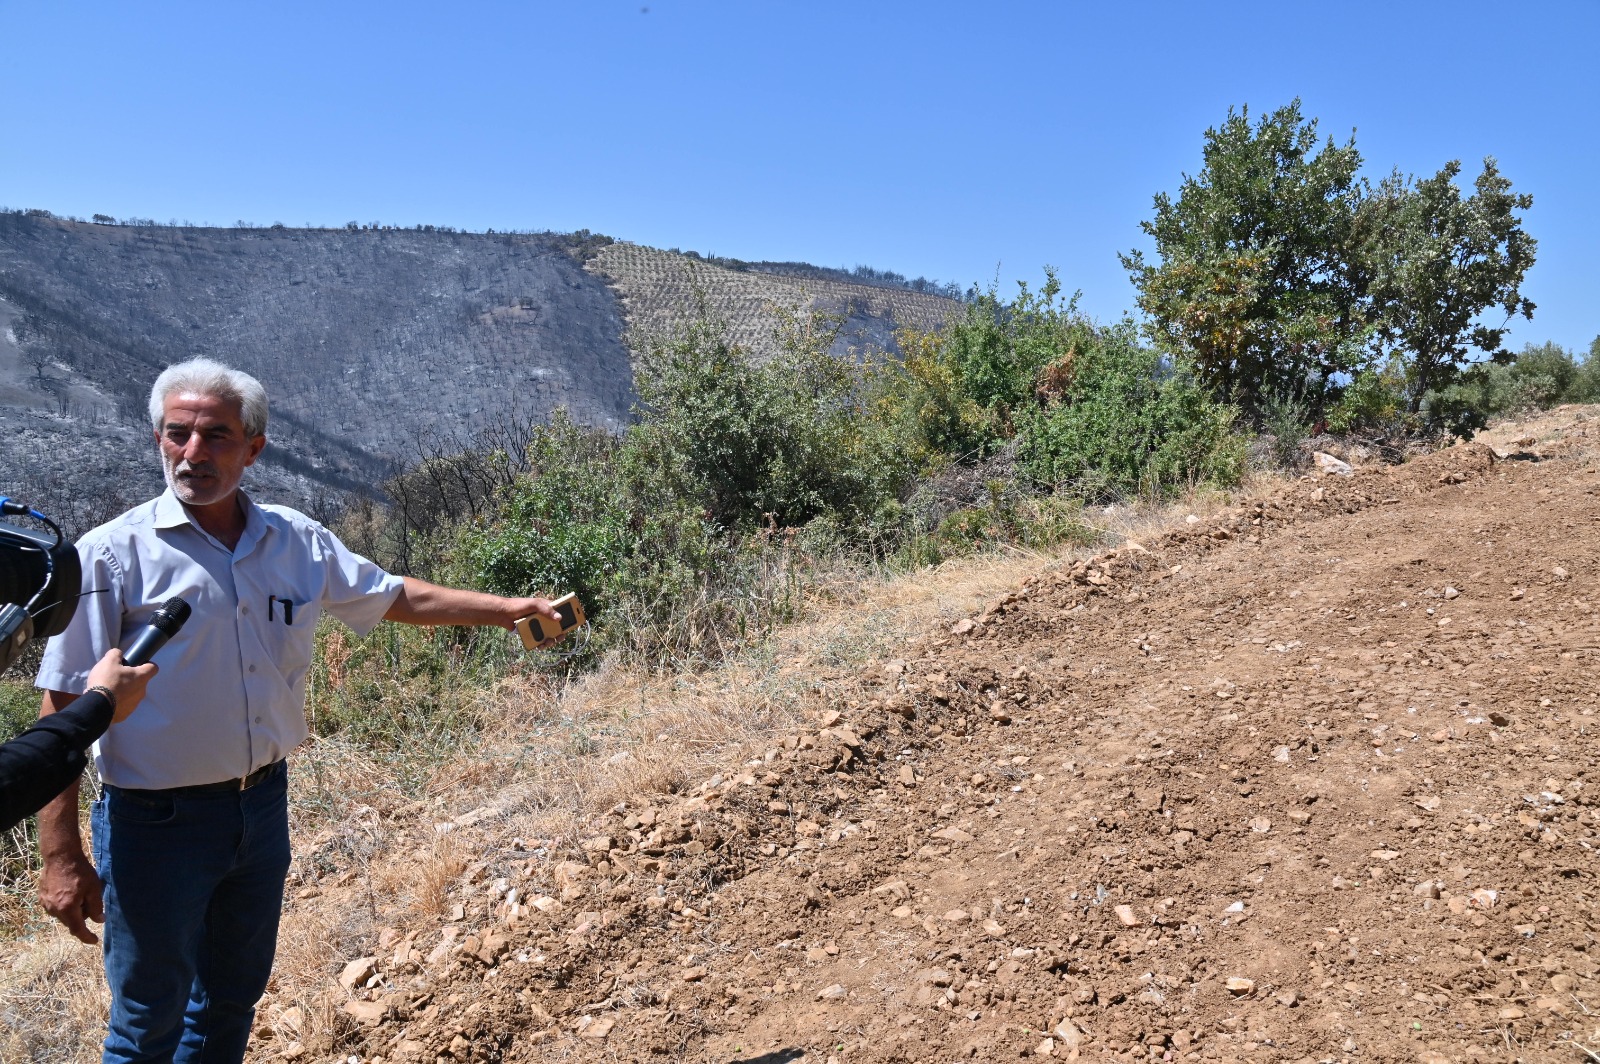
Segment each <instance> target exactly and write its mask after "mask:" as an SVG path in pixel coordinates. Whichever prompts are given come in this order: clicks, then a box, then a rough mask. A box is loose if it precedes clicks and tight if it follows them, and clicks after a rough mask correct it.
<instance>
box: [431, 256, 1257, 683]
mask: <svg viewBox="0 0 1600 1064" xmlns="http://www.w3.org/2000/svg"><path fill="white" fill-rule="evenodd" d="M836 331H837V323H836V322H833V321H830V320H829V319H827V318H824V317H820V316H813V317H809V318H798V317H797V318H793V319H789V320H787V321H786V322H785V323H784V325H783V327H782V328H781V329H780V332H779V336H778V340H779V343H778V345H777V346H778V348H779V352H780V353H779V354H778V356H777V357H775V358H774V359H772V360H771V361H769V362H766V363H764V364H762V363H756V362H754V361H752V359H751V358H750V357H749V354H748V353H747V352H746V351H744V350H742V349H741V348H740V347H739V346H738V345H736V344H734V343H733V342H732V341H731V340H730V339H729V336H728V330H727V329H726V327H725V326H724V325H723V324H722V323H720V322H717V321H715V320H714V319H712V318H711V317H710V316H709V315H708V314H707V313H705V312H704V311H703V310H702V312H701V314H700V315H699V316H698V318H697V319H696V320H694V321H693V322H692V323H691V324H689V325H688V326H687V327H685V328H684V329H682V330H681V331H679V332H678V333H677V334H675V335H673V336H671V337H667V338H664V339H662V340H660V341H658V342H656V343H653V344H651V345H649V347H648V349H647V350H646V351H645V352H644V354H643V355H642V356H641V357H640V359H639V361H638V365H637V367H636V371H637V372H636V381H637V387H638V391H639V396H640V403H639V407H638V423H637V424H635V425H634V426H632V427H631V428H630V429H629V430H628V431H627V432H625V433H624V434H622V435H621V436H620V437H612V436H608V435H605V434H602V433H599V432H596V431H593V430H589V429H584V428H581V427H579V426H576V425H574V424H573V423H572V422H570V421H569V420H567V419H566V418H564V417H557V418H556V419H554V420H553V421H552V422H551V423H550V424H549V425H548V426H545V427H544V428H543V429H542V430H540V431H539V432H538V433H537V434H536V435H535V438H534V439H533V440H532V442H531V443H530V445H529V446H528V450H527V456H526V469H527V471H526V472H525V473H523V474H521V475H519V476H517V477H515V478H514V479H513V481H512V482H511V483H510V484H509V485H508V486H507V487H505V488H504V489H502V490H501V491H500V492H499V495H498V498H499V503H498V507H497V508H495V509H494V510H493V512H492V513H489V514H485V515H483V516H480V517H478V518H476V519H474V520H471V521H469V522H466V523H465V524H464V525H461V526H458V528H457V532H456V534H455V537H454V539H453V540H452V541H451V542H450V543H449V544H447V545H441V549H442V550H443V553H444V554H446V555H447V556H448V562H447V563H445V566H444V568H443V570H442V571H441V574H440V575H442V576H445V577H447V578H450V579H454V580H457V581H459V582H462V583H467V584H471V585H473V586H477V587H482V588H485V589H487V590H491V591H495V592H499V593H503V594H526V593H532V592H547V591H550V590H552V589H562V590H568V589H570V590H576V591H577V592H578V593H579V594H580V595H581V596H582V597H583V599H584V601H585V602H586V603H587V604H588V605H589V607H590V615H591V617H592V618H593V620H594V621H595V624H596V640H595V642H594V644H593V645H594V646H595V647H596V648H605V647H622V648H625V649H626V650H627V651H628V652H629V653H630V654H632V655H633V656H635V657H636V658H638V659H641V660H646V661H650V662H654V663H659V664H665V663H684V662H693V661H698V660H703V659H705V658H706V657H711V656H716V655H718V654H720V653H721V652H723V651H724V650H725V649H727V647H728V646H729V645H732V644H737V643H742V642H744V641H745V640H747V639H749V638H750V637H751V636H753V635H759V634H761V633H763V632H765V631H767V630H769V629H770V628H771V627H772V626H773V625H775V624H779V623H783V622H786V621H788V620H790V619H792V618H793V617H794V616H795V615H796V613H797V611H798V610H799V608H800V605H801V603H802V601H803V597H804V594H805V593H806V589H807V588H808V587H810V586H812V584H813V583H814V582H815V578H816V577H817V576H818V575H819V574H821V573H823V572H828V571H834V570H837V568H838V567H839V566H840V565H841V564H874V565H891V566H911V565H920V564H926V563H928V562H932V561H937V560H939V559H942V558H946V557H950V556H952V555H958V554H961V553H966V552H970V551H973V550H978V549H985V548H989V547H994V546H997V545H1002V544H1009V545H1015V546H1021V547H1025V548H1041V549H1042V548H1045V547H1049V546H1053V545H1057V544H1060V543H1064V542H1086V541H1088V540H1090V539H1092V538H1093V537H1094V535H1095V533H1094V531H1093V530H1092V529H1090V528H1089V526H1088V525H1087V524H1086V523H1085V522H1084V521H1083V520H1082V517H1081V512H1080V511H1081V500H1083V499H1085V498H1094V499H1096V500H1100V499H1105V498H1109V497H1116V496H1123V495H1129V494H1134V493H1144V494H1147V495H1162V494H1170V493H1172V492H1174V491H1176V490H1179V489H1180V488H1182V487H1184V486H1187V485H1190V484H1195V483H1199V482H1216V483H1231V482H1233V481H1234V480H1236V479H1237V478H1238V476H1239V474H1240V472H1241V470H1242V468H1243V446H1244V442H1243V439H1242V438H1241V437H1240V436H1239V435H1238V434H1237V433H1235V432H1234V431H1233V425H1234V418H1235V415H1234V413H1233V411H1232V409H1231V408H1229V407H1227V406H1223V405H1219V404H1217V403H1215V402H1213V401H1211V400H1210V399H1209V398H1208V397H1207V395H1206V394H1205V393H1204V392H1203V391H1202V390H1201V389H1200V387H1199V386H1198V385H1197V384H1196V383H1195V381H1194V379H1193V377H1192V375H1190V374H1188V373H1187V372H1185V371H1184V370H1183V369H1182V368H1181V367H1179V366H1176V365H1174V364H1172V363H1171V362H1170V361H1169V360H1166V359H1163V358H1162V357H1160V356H1158V355H1157V354H1155V353H1154V352H1152V351H1151V350H1149V349H1148V348H1144V347H1141V346H1140V345H1139V343H1138V337H1137V332H1136V331H1135V329H1134V327H1133V326H1132V325H1131V324H1130V323H1126V322H1124V323H1120V324H1118V325H1116V326H1113V327H1110V328H1102V327H1099V326H1096V325H1094V324H1093V323H1091V322H1089V321H1088V320H1086V319H1085V318H1083V317H1082V315H1080V314H1078V312H1077V310H1076V308H1075V306H1074V303H1073V301H1072V300H1063V299H1062V298H1061V295H1060V285H1059V282H1058V281H1057V279H1056V278H1055V276H1054V275H1053V274H1050V275H1047V278H1046V282H1045V284H1044V286H1043V287H1042V288H1041V289H1040V290H1039V291H1038V292H1037V293H1035V292H1033V291H1030V290H1029V289H1028V288H1027V287H1026V286H1023V287H1022V288H1021V289H1020V291H1019V293H1018V295H1017V297H1016V298H1015V299H1014V300H1011V301H1005V300H1001V299H1000V298H999V297H998V296H996V295H995V294H994V293H993V292H990V293H988V294H986V295H981V296H979V297H977V298H976V299H975V300H974V301H972V302H971V303H970V304H969V305H968V306H967V307H966V308H965V312H964V314H963V315H962V316H961V317H960V318H959V319H958V320H957V321H955V322H954V323H952V325H951V326H950V327H949V328H947V329H946V330H945V331H944V332H942V333H936V334H935V333H916V332H908V333H905V334H904V335H902V336H901V337H900V341H901V342H900V344H899V348H900V353H899V354H898V355H897V356H894V357H890V358H887V359H884V360H880V361H874V362H858V361H855V360H851V359H840V358H837V357H835V356H834V355H833V354H832V353H831V350H832V347H833V344H834V340H835V338H836ZM1001 451H1006V452H1007V453H1009V454H1012V455H1014V456H1015V469H1016V472H1017V473H1019V474H1020V476H1019V477H1016V478H1014V479H1013V478H1011V477H1006V478H1002V479H999V480H996V481H995V482H994V483H992V484H990V485H989V486H988V488H987V489H986V490H984V491H983V492H982V493H980V496H979V497H976V498H971V499H966V500H964V501H962V502H961V503H960V504H959V505H956V506H954V507H953V508H952V507H948V506H943V507H934V508H932V509H929V508H926V507H922V506H919V505H915V504H914V503H913V499H914V497H918V496H919V495H926V494H928V492H929V489H930V485H934V484H937V483H938V479H937V478H939V477H941V476H942V475H943V474H945V472H946V471H948V470H951V469H953V468H960V467H962V466H965V465H970V464H972V463H976V462H979V461H982V460H985V459H990V458H992V457H994V456H996V455H997V454H999V453H1000V452H1001ZM484 461H485V462H488V463H491V464H493V462H494V461H495V459H494V458H493V456H484ZM930 478H932V479H930ZM919 489H920V492H919ZM934 493H935V494H936V493H937V492H936V491H935V492H934Z"/></svg>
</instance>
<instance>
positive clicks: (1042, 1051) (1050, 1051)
mask: <svg viewBox="0 0 1600 1064" xmlns="http://www.w3.org/2000/svg"><path fill="white" fill-rule="evenodd" d="M1055 1051H1056V1043H1055V1041H1054V1040H1053V1039H1050V1038H1046V1039H1045V1040H1044V1041H1042V1042H1040V1043H1039V1044H1038V1045H1036V1046H1034V1047H1033V1055H1034V1056H1036V1057H1048V1056H1053V1055H1054V1054H1055Z"/></svg>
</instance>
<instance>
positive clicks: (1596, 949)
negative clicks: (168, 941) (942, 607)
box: [259, 412, 1600, 1064]
mask: <svg viewBox="0 0 1600 1064" xmlns="http://www.w3.org/2000/svg"><path fill="white" fill-rule="evenodd" d="M1582 417H1583V415H1582V414H1581V413H1572V412H1569V413H1568V414H1567V415H1565V417H1564V422H1565V423H1566V424H1565V427H1564V429H1563V431H1562V433H1561V438H1560V439H1554V440H1550V439H1542V440H1529V441H1527V442H1525V443H1521V444H1516V443H1507V444H1503V445H1502V450H1501V455H1500V456H1498V457H1497V456H1496V453H1495V450H1494V449H1493V448H1491V447H1489V446H1486V445H1483V444H1473V445H1467V446H1462V447H1457V448H1454V449H1452V450H1449V451H1446V452H1443V453H1441V454H1438V455H1434V456H1431V457H1428V458H1425V459H1421V460H1418V461H1415V462H1413V463H1410V464H1407V465H1405V466H1401V467H1396V468H1372V469H1360V470H1358V471H1357V472H1356V474H1355V475H1354V476H1352V477H1347V478H1346V477H1337V476H1326V477H1320V478H1317V479H1309V478H1308V479H1304V480H1301V481H1298V482H1295V483H1293V484H1291V485H1289V486H1288V487H1287V488H1285V489H1283V490H1281V491H1280V492H1279V493H1277V494H1276V495H1274V496H1271V497H1268V498H1264V499H1261V500H1258V501H1252V502H1250V503H1247V504H1244V505H1241V506H1235V507H1233V508H1232V509H1230V510H1228V511H1226V512H1225V513H1223V514H1222V515H1220V516H1219V517H1217V518H1214V519H1210V520H1207V521H1204V522H1198V523H1195V524H1192V525H1189V526H1186V527H1185V528H1183V529H1181V530H1179V531H1177V532H1174V533H1171V534H1168V535H1166V536H1165V537H1163V538H1161V539H1159V540H1152V541H1150V542H1147V543H1144V544H1142V545H1133V544H1129V545H1125V546H1123V547H1121V548H1119V549H1117V550H1114V551H1111V552H1110V553H1108V554H1104V555H1102V556H1100V557H1099V558H1097V559H1095V560H1093V561H1092V562H1080V563H1077V564H1075V565H1072V566H1070V567H1068V566H1063V567H1059V568H1056V569H1054V570H1049V571H1045V572H1042V573H1040V574H1039V575H1038V576H1036V577H1035V578H1033V579H1032V580H1030V581H1029V582H1028V583H1027V584H1026V585H1024V586H1023V587H1020V588H1016V589H1012V591H1011V593H1007V594H1003V597H1002V595H1001V593H1000V592H1002V591H1003V590H1004V589H998V590H997V597H996V602H995V604H994V606H993V607H992V608H991V609H989V610H988V611H987V612H986V613H984V614H983V615H982V616H978V617H973V618H970V619H967V620H965V621H962V622H960V623H958V624H956V625H954V626H953V628H951V629H949V630H945V629H942V628H941V630H940V631H938V632H934V633H930V635H929V636H928V637H927V638H925V639H924V640H923V641H922V642H920V643H919V644H917V645H914V646H911V647H908V648H907V649H906V651H905V653H904V656H903V658H902V659H899V660H895V661H891V662H886V663H880V664H878V665H875V666H874V667H873V668H872V669H871V670H869V672H868V673H867V674H865V675H862V676H859V677H848V678H843V679H842V680H840V681H839V682H838V683H837V684H835V685H832V686H829V687H828V688H826V690H825V691H824V692H823V693H821V694H819V695H818V704H817V706H816V714H815V719H816V727H815V728H814V729H813V730H811V731H809V732H806V733H803V734H797V735H794V736H791V737H790V738H789V739H788V740H786V741H785V742H784V743H783V744H782V746H781V747H777V748H774V749H773V750H770V751H768V752H766V754H765V756H764V757H762V758H759V759H756V760H753V761H751V762H749V763H745V764H730V765H729V766H728V767H727V770H726V772H725V773H724V774H723V775H722V776H719V777H717V778H715V779H713V780H710V781H707V782H706V783H705V784H704V785H703V786H701V787H700V788H699V789H697V790H696V791H694V792H693V793H692V794H690V795H688V796H683V797H680V798H677V799H674V800H672V801H671V802H662V801H657V802H655V804H648V803H646V802H644V801H640V802H637V803H630V804H629V805H628V806H626V807H619V808H618V810H616V811H615V812H614V813H613V815H612V816H611V817H610V818H608V820H607V821H606V822H604V823H601V824H597V825H596V827H595V829H594V834H593V837H591V838H589V839H587V840H584V841H583V842H582V844H581V845H577V846H573V847H570V848H569V849H568V850H567V851H566V852H554V853H550V852H546V851H545V850H543V849H541V848H540V847H539V846H538V844H536V843H521V844H520V845H521V846H522V847H525V849H519V848H517V846H516V845H513V843H512V842H511V841H510V840H507V841H506V844H505V847H504V848H503V849H502V850H501V851H500V853H501V854H502V855H503V856H502V857H501V858H498V859H496V860H494V861H492V862H488V863H485V864H482V865H481V866H480V867H478V868H476V869H474V870H473V871H472V873H471V874H470V875H469V877H468V879H467V881H465V882H463V883H462V884H460V885H459V886H458V887H457V888H456V892H455V894H454V895H452V897H453V898H454V899H455V900H456V901H458V902H459V903H460V906H461V908H460V909H459V910H458V911H456V912H453V913H447V914H446V915H445V916H443V917H442V918H441V919H440V920H439V921H438V922H437V923H436V924H431V925H429V926H427V927H422V928H413V929H410V930H409V931H408V932H407V934H405V935H402V934H401V930H402V929H396V930H395V931H392V932H389V933H387V934H386V935H385V941H383V943H382V946H383V949H382V951H381V952H380V955H379V956H378V957H377V959H376V961H375V962H374V963H372V964H370V965H367V966H366V967H367V968H369V969H370V970H363V971H352V972H350V973H348V974H349V978H347V980H346V982H347V983H348V984H349V985H350V986H351V988H352V989H351V991H350V994H349V996H350V998H351V1003H350V1006H349V1010H350V1012H351V1013H352V1018H351V1019H350V1020H349V1021H348V1022H349V1023H350V1024H351V1025H352V1031H351V1034H350V1037H349V1044H350V1046H351V1048H350V1049H349V1050H348V1052H354V1053H356V1054H357V1055H359V1056H360V1057H361V1059H362V1060H371V1059H375V1058H377V1057H381V1058H383V1059H384V1060H385V1061H386V1062H390V1064H394V1062H413V1061H427V1062H428V1064H434V1062H435V1061H440V1060H444V1061H467V1060H506V1061H539V1060H557V1059H561V1060H611V1059H616V1060H673V1059H686V1060H697V1061H698V1060H707V1061H763V1062H775V1061H785V1060H792V1059H798V1058H799V1057H800V1056H802V1055H803V1057H804V1059H806V1060H808V1061H816V1062H817V1064H822V1062H824V1061H831V1060H834V1059H837V1061H839V1062H841V1064H844V1062H852V1061H936V1060H937V1061H948V1060H963V1059H976V1060H1001V1059H1010V1058H1015V1057H1019V1056H1030V1055H1042V1056H1051V1057H1056V1058H1061V1059H1079V1058H1081V1059H1094V1060H1099V1059H1122V1060H1147V1059H1149V1060H1249V1061H1301V1060H1304V1061H1325V1060H1350V1061H1427V1062H1436V1061H1437V1062H1442V1061H1457V1060H1462V1061H1464V1060H1495V1061H1500V1060H1518V1059H1520V1060H1530V1061H1531V1060H1540V1061H1542V1060H1558V1061H1582V1060H1584V1059H1585V1054H1584V1052H1583V1051H1582V1050H1581V1049H1579V1048H1578V1044H1582V1045H1588V1046H1591V1047H1595V1048H1600V982H1597V979H1596V973H1597V970H1600V946H1597V940H1596V934H1597V932H1600V927H1597V913H1596V897H1595V894H1596V890H1597V884H1596V881H1595V873H1596V863H1595V847H1596V846H1600V838H1597V832H1596V803H1597V800H1600V778H1597V776H1596V772H1595V766H1596V764H1597V742H1600V718H1597V717H1596V716H1595V708H1596V705H1597V704H1600V699H1597V698H1596V693H1595V692H1596V687H1597V683H1600V681H1597V669H1596V666H1597V663H1600V615H1597V613H1596V609H1597V608H1600V559H1597V546H1600V475H1597V474H1600V448H1597V446H1596V445H1597V444H1600V439H1591V438H1590V437H1591V435H1600V434H1595V433H1593V430H1594V429H1595V428H1596V427H1600V421H1583V420H1582ZM452 917H454V918H452ZM357 976H359V978H357ZM367 983H371V984H373V985H372V987H371V988H370V989H364V987H365V984H367ZM281 1049H282V1042H281V1041H280V1042H273V1041H268V1042H266V1043H264V1044H262V1045H261V1046H260V1053H259V1055H260V1057H261V1058H262V1059H271V1058H273V1057H275V1056H276V1055H277V1053H278V1052H279V1051H281ZM341 1059H342V1058H341Z"/></svg>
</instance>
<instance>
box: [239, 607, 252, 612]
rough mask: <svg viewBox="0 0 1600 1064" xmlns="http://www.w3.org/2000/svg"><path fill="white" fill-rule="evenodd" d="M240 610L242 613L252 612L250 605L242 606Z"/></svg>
mask: <svg viewBox="0 0 1600 1064" xmlns="http://www.w3.org/2000/svg"><path fill="white" fill-rule="evenodd" d="M239 612H240V613H244V614H248V613H249V612H250V607H249V606H240V607H239Z"/></svg>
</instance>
